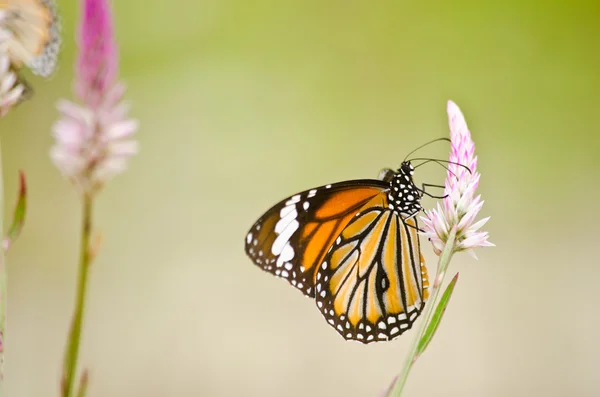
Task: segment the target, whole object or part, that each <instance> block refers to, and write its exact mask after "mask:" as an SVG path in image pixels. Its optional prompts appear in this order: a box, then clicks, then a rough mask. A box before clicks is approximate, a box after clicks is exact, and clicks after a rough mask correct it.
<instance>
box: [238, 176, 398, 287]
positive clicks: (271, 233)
mask: <svg viewBox="0 0 600 397" xmlns="http://www.w3.org/2000/svg"><path fill="white" fill-rule="evenodd" d="M387 188H389V184H388V183H385V182H382V181H377V180H356V181H347V182H340V183H336V184H332V185H326V186H321V187H318V188H315V189H311V190H307V191H304V192H302V193H298V194H296V195H294V196H291V197H289V198H287V199H285V200H282V201H281V202H279V203H278V204H276V205H275V206H273V207H272V208H271V209H270V210H268V211H267V212H266V213H265V214H264V215H263V216H262V217H261V218H260V219H259V220H258V221H256V223H255V224H254V226H252V228H251V229H250V231H249V232H248V234H247V235H246V244H245V250H246V253H247V254H248V256H249V257H250V258H251V259H252V260H253V261H254V263H255V264H256V265H258V266H259V267H261V268H262V269H263V270H265V271H267V272H269V273H272V274H274V275H275V276H277V277H281V278H284V279H286V280H288V282H289V283H290V284H292V285H293V286H295V287H296V288H298V289H299V290H300V291H302V292H303V293H304V294H305V295H307V296H310V297H313V296H314V281H315V276H316V269H317V268H318V267H319V265H320V264H321V262H322V261H323V258H324V257H325V255H326V254H327V251H328V250H329V249H330V247H331V246H332V244H333V243H334V241H335V239H336V238H337V237H338V236H339V234H340V233H341V232H342V230H343V229H344V228H345V227H346V225H347V224H348V222H350V221H351V220H352V218H353V217H354V216H355V215H356V213H357V212H358V211H359V210H360V209H361V208H362V207H363V206H364V205H365V204H366V203H368V202H369V201H370V200H371V199H373V197H375V196H377V195H379V194H380V193H381V192H383V191H385V190H386V189H387Z"/></svg>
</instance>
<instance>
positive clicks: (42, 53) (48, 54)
mask: <svg viewBox="0 0 600 397" xmlns="http://www.w3.org/2000/svg"><path fill="white" fill-rule="evenodd" d="M0 11H2V13H3V14H4V15H3V18H4V20H3V24H4V27H5V28H6V29H7V30H9V31H10V38H9V39H8V40H7V46H8V53H9V55H10V58H11V63H12V64H13V66H14V67H15V68H17V69H18V68H20V67H22V66H23V65H26V66H27V67H29V68H30V69H31V71H32V72H33V73H35V74H37V75H40V76H43V77H48V76H50V75H51V74H52V72H53V71H54V69H55V67H56V63H57V60H58V51H59V48H60V24H59V22H58V17H57V14H56V11H55V5H54V2H53V0H3V1H0Z"/></svg>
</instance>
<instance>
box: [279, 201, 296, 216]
mask: <svg viewBox="0 0 600 397" xmlns="http://www.w3.org/2000/svg"><path fill="white" fill-rule="evenodd" d="M295 208H296V206H295V205H294V204H292V205H286V206H285V207H283V208H282V209H281V211H279V217H280V218H285V216H286V215H287V214H289V213H290V212H292V211H293V210H294V209H295Z"/></svg>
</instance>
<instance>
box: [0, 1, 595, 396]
mask: <svg viewBox="0 0 600 397" xmlns="http://www.w3.org/2000/svg"><path fill="white" fill-rule="evenodd" d="M59 5H60V10H61V12H62V19H63V25H64V35H65V36H64V46H63V51H62V55H61V60H60V66H59V70H58V72H57V74H56V75H55V76H54V77H53V78H52V79H50V80H49V81H44V80H41V79H38V78H35V77H31V76H30V74H28V73H27V74H26V76H27V77H28V78H29V81H30V83H31V84H32V85H33V86H34V89H35V91H36V94H35V97H34V98H33V100H31V101H29V102H27V103H24V104H23V105H21V106H20V107H19V108H18V109H16V110H14V111H13V112H11V113H10V114H9V115H8V116H7V117H6V118H5V119H3V120H1V121H0V123H1V127H0V128H1V134H2V135H1V139H2V149H3V153H2V155H3V163H4V164H3V165H4V176H5V189H6V201H7V202H6V208H5V211H7V212H8V211H10V210H11V207H12V204H13V200H14V199H13V197H15V196H16V190H17V171H18V169H23V170H25V172H26V173H27V178H28V182H29V188H30V189H29V194H30V196H29V209H28V214H27V224H26V227H25V230H24V232H23V234H22V236H21V238H20V239H19V241H18V242H17V243H16V244H15V245H14V247H13V248H11V250H10V252H9V255H8V266H9V291H8V295H9V297H8V299H9V309H8V335H7V342H6V343H7V347H6V362H7V364H6V375H5V378H6V394H7V395H8V396H19V397H28V396H32V397H38V396H41V395H46V396H52V395H57V394H58V380H59V375H60V372H61V362H62V351H63V347H64V343H65V337H66V333H67V330H68V325H69V322H70V313H71V310H72V305H73V299H74V290H75V279H76V262H77V249H78V248H77V246H78V237H79V222H80V202H79V200H78V197H77V196H76V194H75V192H74V190H73V189H72V188H71V186H69V184H68V183H67V182H66V181H65V180H64V179H63V178H62V177H61V176H60V175H59V173H58V171H57V170H56V169H55V168H54V167H53V165H52V163H51V162H50V160H49V156H48V151H49V148H50V146H51V145H52V138H51V136H50V131H51V126H52V123H53V122H55V121H56V120H57V118H58V113H57V111H56V107H55V103H56V101H57V100H58V99H59V98H61V97H66V98H72V94H71V86H72V76H73V73H72V65H73V61H74V59H75V44H74V43H75V41H74V32H75V26H76V25H75V20H76V16H77V7H76V4H75V2H66V1H62V2H60V3H59ZM114 10H115V13H116V24H117V35H118V41H119V44H120V49H121V55H120V58H121V72H120V75H121V78H122V79H123V81H124V82H126V83H127V85H128V87H129V88H128V92H127V97H128V99H129V100H130V101H131V102H132V105H133V109H132V113H131V114H132V116H133V117H135V118H137V119H139V120H140V122H141V128H140V130H139V134H138V138H139V141H140V145H141V146H140V147H141V151H140V154H139V155H138V156H136V157H134V158H133V159H132V161H131V163H130V168H129V170H128V171H127V172H126V173H125V174H123V175H120V176H118V177H117V178H116V179H114V180H113V181H112V182H111V183H110V184H109V185H108V186H107V187H106V189H105V190H104V191H103V192H102V194H101V195H100V197H99V198H98V200H97V204H96V206H95V209H94V213H95V227H96V229H97V230H100V231H101V232H102V234H103V236H104V240H103V246H102V250H101V252H100V255H99V256H98V258H97V260H96V261H95V262H94V265H93V268H92V273H91V275H92V278H91V288H90V295H89V299H88V302H87V303H88V304H87V318H86V326H85V332H84V345H83V359H82V363H83V365H85V366H86V367H88V368H90V371H91V385H90V392H89V396H90V397H104V396H106V397H108V396H110V397H121V396H144V397H163V396H240V395H244V396H261V397H263V396H278V397H279V396H361V397H362V396H377V395H378V394H379V393H381V392H382V391H383V390H384V389H385V388H386V387H387V385H388V384H389V382H390V381H391V380H392V378H393V376H394V375H395V374H396V373H398V372H399V371H400V369H401V365H402V363H403V359H404V354H405V353H406V352H407V350H408V347H409V343H410V341H411V340H412V338H413V334H412V333H407V334H405V335H404V336H403V337H401V338H399V339H397V340H395V341H393V342H388V343H381V344H375V345H368V346H363V345H360V344H357V343H349V342H345V341H344V340H343V339H342V338H341V337H339V335H338V334H337V332H334V330H333V329H331V328H330V327H329V325H327V324H326V322H325V321H324V320H323V319H322V317H321V315H320V313H319V311H318V310H317V309H316V307H315V305H314V303H312V302H311V301H310V300H308V299H305V298H303V297H302V296H301V295H300V294H299V293H298V292H296V291H295V290H293V289H292V288H290V287H288V285H287V284H286V283H285V282H283V281H280V280H277V279H275V278H273V277H271V276H269V275H268V274H266V273H263V272H261V271H260V270H259V269H258V268H256V267H255V266H254V265H253V264H252V263H251V262H250V260H249V259H248V258H247V257H246V256H245V255H244V252H243V240H244V237H245V235H246V232H247V230H248V229H249V228H250V226H251V225H252V223H253V222H254V221H255V219H256V218H258V217H259V216H260V215H261V214H262V212H263V211H265V210H267V209H268V208H269V207H270V206H271V205H272V204H274V203H275V202H277V201H278V200H279V199H281V198H283V197H284V196H286V195H291V194H293V193H295V192H297V191H300V190H304V189H309V188H311V187H314V186H319V185H321V184H326V183H331V182H336V181H341V180H346V179H355V178H374V177H376V176H377V173H378V171H379V170H380V169H381V168H383V167H397V166H398V165H399V164H400V162H401V161H402V159H403V158H404V156H405V155H406V154H407V153H408V152H409V151H410V150H412V149H414V148H415V147H417V146H418V145H420V144H422V143H424V142H426V141H428V140H431V139H434V138H437V137H441V136H447V134H448V127H447V118H446V112H445V107H446V101H447V100H448V99H452V100H454V101H455V102H456V103H457V104H458V105H459V106H460V107H461V109H462V110H463V112H464V114H465V117H466V119H467V122H468V123H469V127H470V130H471V132H472V135H473V138H474V140H475V142H476V146H477V154H478V155H479V169H480V172H481V174H482V177H481V184H480V189H479V190H480V193H481V194H482V196H483V198H484V200H485V201H486V204H485V205H484V207H483V210H482V213H481V216H491V217H492V218H491V220H490V221H489V223H488V224H487V225H486V229H487V230H488V231H489V232H490V241H492V242H493V243H495V244H496V245H497V247H495V248H487V249H479V250H477V254H478V255H479V261H475V260H473V259H471V258H470V257H469V256H467V255H465V254H460V255H458V256H456V258H455V259H454V261H453V263H452V265H451V268H450V271H451V272H452V273H454V272H456V271H460V273H461V276H460V280H459V282H458V285H457V288H456V290H455V293H454V296H453V299H452V302H451V304H450V307H449V309H448V311H447V313H446V316H445V318H444V321H443V323H442V326H441V329H440V332H439V334H438V335H437V336H436V338H435V339H434V340H433V342H432V343H431V345H430V347H429V349H428V351H427V352H426V354H425V355H424V356H423V357H422V359H421V360H420V361H419V362H418V364H417V366H416V367H415V369H414V371H413V373H412V374H411V376H410V378H409V383H408V385H407V388H406V395H407V396H417V395H418V396H420V397H427V396H461V397H465V396H475V397H480V396H491V397H495V396H498V397H504V396H546V397H551V396H557V397H562V396H582V397H583V396H598V395H600V385H599V384H598V382H597V376H598V375H597V370H598V368H600V344H599V343H598V339H597V334H598V331H597V330H598V326H599V325H600V320H599V319H598V317H599V316H598V313H600V309H599V307H598V301H599V299H600V292H598V290H599V289H598V279H599V277H600V267H599V265H600V263H599V261H598V259H597V258H598V253H597V248H598V246H599V243H600V239H599V238H600V232H599V231H598V225H599V224H600V211H599V210H598V206H597V202H598V197H599V196H598V195H599V193H600V187H599V186H598V181H599V178H598V173H599V171H600V135H599V134H598V132H599V129H598V124H599V120H600V117H599V115H600V112H599V110H598V109H599V107H600V94H599V92H600V51H599V45H600V23H599V21H600V3H598V2H594V1H587V2H586V1H570V2H568V1H554V2H541V1H532V2H520V1H503V2H480V1H463V0H456V1H429V2H418V1H410V2H409V1H369V2H368V1H352V0H345V1H339V0H333V1H326V2H324V1H315V0H309V1H302V2H300V1H297V2H289V1H288V2H286V1H275V0H257V1H247V0H220V1H216V0H205V1H190V0H187V1H184V0H180V1H164V0H144V1H142V0H127V1H120V2H115V4H114ZM447 152H448V147H447V146H446V145H445V144H443V143H441V144H436V145H433V146H430V147H428V148H427V149H426V150H424V151H423V152H421V153H422V154H423V155H427V156H430V157H438V158H445V157H446V156H447ZM443 179H444V171H443V169H441V168H440V167H436V166H434V165H432V166H428V167H423V168H422V169H419V173H418V175H417V180H418V181H421V182H422V181H427V182H430V183H440V182H442V181H443ZM423 204H424V206H425V207H431V206H433V205H434V204H435V202H434V201H433V200H430V199H426V200H424V201H423ZM423 251H424V255H425V258H426V260H427V262H428V264H429V269H430V272H433V269H434V264H435V259H436V257H435V255H434V254H433V252H432V250H431V247H430V245H429V244H428V243H426V242H423Z"/></svg>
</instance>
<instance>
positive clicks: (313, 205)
mask: <svg viewBox="0 0 600 397" xmlns="http://www.w3.org/2000/svg"><path fill="white" fill-rule="evenodd" d="M431 161H434V160H431ZM413 174H414V167H413V165H412V164H411V162H410V161H404V162H403V163H402V165H401V166H400V168H398V170H396V171H394V170H391V169H386V170H384V171H383V172H382V173H381V174H380V178H379V179H363V180H352V181H346V182H339V183H335V184H331V185H326V186H321V187H317V188H314V189H310V190H307V191H304V192H301V193H298V194H295V195H293V196H291V197H288V198H286V199H284V200H282V201H281V202H279V203H278V204H276V205H275V206H273V207H272V208H271V209H269V210H268V211H267V212H266V213H265V214H264V215H263V216H262V217H260V219H258V221H256V223H255V224H254V226H252V228H251V229H250V231H249V232H248V234H247V235H246V241H245V250H246V254H247V255H248V256H249V257H250V258H251V259H252V261H253V262H254V263H255V264H256V265H257V266H259V267H260V268H261V269H263V270H265V271H267V272H269V273H271V274H273V275H275V276H277V277H280V278H283V279H286V280H287V281H288V282H289V283H290V284H291V285H293V286H294V287H296V288H297V289H299V290H300V291H302V293H303V294H304V295H306V296H308V297H311V298H314V299H315V302H316V304H317V307H318V308H319V310H320V311H321V313H322V314H323V316H324V317H325V319H326V320H327V322H328V323H329V324H330V325H331V326H332V327H334V328H335V329H336V330H337V332H338V333H339V334H340V335H342V337H344V338H345V339H347V340H356V341H359V342H362V343H370V342H376V341H386V340H392V339H394V338H396V337H397V336H399V335H401V334H402V333H404V332H405V331H406V330H408V329H410V328H411V326H412V324H413V323H414V321H415V320H416V319H417V317H418V316H419V315H420V314H421V311H422V310H423V307H424V305H425V302H426V301H427V298H428V296H429V291H428V286H429V283H428V279H427V268H426V267H425V261H424V259H423V256H422V255H421V249H420V243H419V235H418V232H419V226H418V223H417V218H416V215H417V213H418V212H419V211H421V209H422V208H421V205H420V200H421V198H422V197H423V194H428V193H425V190H424V188H425V185H423V189H420V188H418V187H417V186H416V185H415V183H414V181H413ZM430 186H431V185H430ZM432 197H433V196H432Z"/></svg>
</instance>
